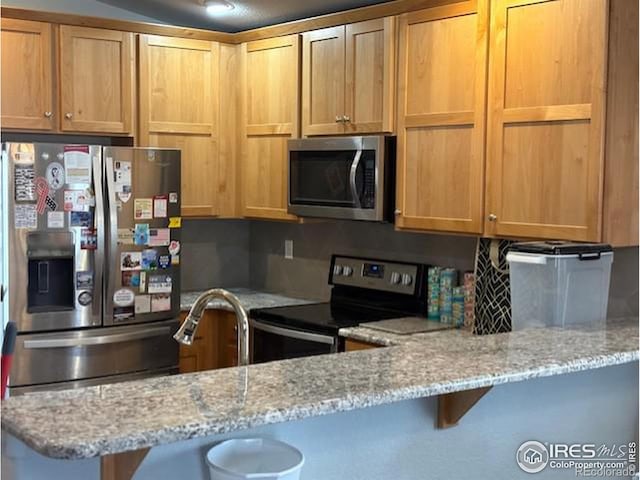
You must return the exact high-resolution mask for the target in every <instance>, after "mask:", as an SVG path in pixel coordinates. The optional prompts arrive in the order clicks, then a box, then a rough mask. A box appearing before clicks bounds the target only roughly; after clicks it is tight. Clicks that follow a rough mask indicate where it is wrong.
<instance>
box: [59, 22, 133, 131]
mask: <svg viewBox="0 0 640 480" xmlns="http://www.w3.org/2000/svg"><path fill="white" fill-rule="evenodd" d="M132 62H133V34H132V33H128V32H118V31H113V30H103V29H100V28H84V27H72V26H67V25H62V26H61V27H60V110H61V117H62V118H61V120H60V128H61V129H62V130H63V131H68V132H96V133H115V134H130V133H132V116H133V115H132V103H133V100H132V91H133V84H134V82H133V76H132V72H133V68H132Z"/></svg>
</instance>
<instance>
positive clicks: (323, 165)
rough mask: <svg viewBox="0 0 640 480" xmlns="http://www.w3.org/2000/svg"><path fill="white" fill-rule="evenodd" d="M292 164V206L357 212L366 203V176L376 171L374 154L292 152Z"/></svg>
mask: <svg viewBox="0 0 640 480" xmlns="http://www.w3.org/2000/svg"><path fill="white" fill-rule="evenodd" d="M289 162H290V164H289V172H290V185H289V188H290V201H291V204H292V205H317V206H327V207H346V208H354V207H358V206H360V203H361V201H362V199H363V196H364V190H365V176H366V174H367V173H369V174H371V173H373V172H374V171H375V151H373V150H362V151H358V150H339V151H336V150H334V151H300V150H298V151H292V152H290V157H289ZM354 162H357V165H356V167H357V168H356V169H355V172H354V173H355V175H353V174H352V171H351V170H352V166H353V165H354Z"/></svg>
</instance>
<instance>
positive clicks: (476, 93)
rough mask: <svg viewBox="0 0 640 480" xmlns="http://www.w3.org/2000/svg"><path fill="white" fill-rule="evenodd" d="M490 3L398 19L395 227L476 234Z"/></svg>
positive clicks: (459, 5)
mask: <svg viewBox="0 0 640 480" xmlns="http://www.w3.org/2000/svg"><path fill="white" fill-rule="evenodd" d="M487 24H488V1H487V0H478V1H466V2H460V3H456V4H454V5H447V6H442V7H435V8H431V9H427V10H421V11H416V12H411V13H407V14H404V15H402V16H401V17H400V57H399V80H398V83H399V85H398V154H397V155H398V165H397V169H398V182H397V205H398V211H397V212H396V226H397V227H399V228H409V229H423V230H436V231H448V232H463V233H480V232H481V231H482V207H483V186H484V183H483V170H484V135H485V86H486V82H485V77H486V50H487V41H488V39H487Z"/></svg>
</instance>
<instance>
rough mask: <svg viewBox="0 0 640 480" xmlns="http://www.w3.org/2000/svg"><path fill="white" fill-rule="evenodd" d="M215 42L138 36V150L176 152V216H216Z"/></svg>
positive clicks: (216, 53) (216, 69)
mask: <svg viewBox="0 0 640 480" xmlns="http://www.w3.org/2000/svg"><path fill="white" fill-rule="evenodd" d="M218 62H219V44H218V43H215V42H208V41H204V40H190V39H182V38H173V37H160V36H154V35H141V36H140V135H139V143H140V145H141V146H156V147H166V148H179V149H181V150H182V156H181V164H182V167H181V179H182V180H181V184H182V215H183V216H196V217H206V216H214V215H216V214H217V207H216V198H217V195H216V186H217V180H218V168H217V161H218V149H217V126H218V104H217V101H218V68H219V66H218Z"/></svg>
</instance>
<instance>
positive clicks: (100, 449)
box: [2, 319, 638, 459]
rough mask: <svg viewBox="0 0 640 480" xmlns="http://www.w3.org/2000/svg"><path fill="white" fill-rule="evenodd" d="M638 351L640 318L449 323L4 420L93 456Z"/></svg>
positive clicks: (83, 392)
mask: <svg viewBox="0 0 640 480" xmlns="http://www.w3.org/2000/svg"><path fill="white" fill-rule="evenodd" d="M637 360H638V320H637V319H629V320H625V321H620V322H615V323H611V324H610V325H609V327H608V329H607V330H606V331H605V332H588V331H575V330H573V331H569V330H566V331H561V330H556V329H540V330H530V331H522V332H517V333H508V334H500V335H491V336H482V337H479V336H473V335H471V334H468V333H465V332H461V331H459V330H447V331H443V332H434V333H427V334H417V335H415V336H412V338H411V340H409V341H407V342H406V343H403V344H400V345H397V346H392V347H389V348H379V349H371V350H364V351H357V352H350V353H339V354H334V355H323V356H315V357H307V358H299V359H293V360H285V361H280V362H272V363H266V364H261V365H251V366H249V367H236V368H228V369H222V370H215V371H209V372H201V373H194V374H186V375H177V376H172V377H163V378H155V379H149V380H141V381H133V382H125V383H120V384H114V385H106V386H99V387H89V388H84V389H79V390H68V391H61V392H49V393H34V394H29V395H24V396H21V397H14V398H10V399H8V400H6V401H5V402H3V405H2V428H3V429H5V430H6V431H7V432H9V433H11V434H12V435H14V436H16V437H17V438H18V439H20V440H22V441H24V442H25V443H26V444H27V445H28V446H30V447H31V448H33V449H34V450H36V451H38V452H40V453H42V454H44V455H46V456H49V457H54V458H64V459H78V458H88V457H94V456H99V455H105V454H111V453H118V452H124V451H130V450H135V449H140V448H144V447H152V446H156V445H161V444H167V443H172V442H179V441H183V440H186V439H190V438H194V437H202V436H210V435H215V434H220V433H225V432H232V431H238V430H243V429H246V428H250V427H254V426H259V425H265V424H271V423H277V422H285V421H291V420H296V419H302V418H306V417H312V416H317V415H324V414H331V413H335V412H341V411H347V410H353V409H357V408H365V407H370V406H374V405H382V404H386V403H391V402H396V401H400V400H406V399H414V398H421V397H429V396H434V395H439V394H443V393H449V392H456V391H462V390H468V389H473V388H479V387H485V386H490V385H500V384H504V383H509V382H518V381H523V380H528V379H533V378H537V377H545V376H553V375H561V374H567V373H572V372H579V371H583V370H589V369H595V368H601V367H606V366H613V365H620V364H624V363H629V362H634V361H637ZM533 394H535V392H532V395H533Z"/></svg>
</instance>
